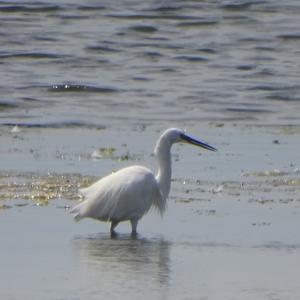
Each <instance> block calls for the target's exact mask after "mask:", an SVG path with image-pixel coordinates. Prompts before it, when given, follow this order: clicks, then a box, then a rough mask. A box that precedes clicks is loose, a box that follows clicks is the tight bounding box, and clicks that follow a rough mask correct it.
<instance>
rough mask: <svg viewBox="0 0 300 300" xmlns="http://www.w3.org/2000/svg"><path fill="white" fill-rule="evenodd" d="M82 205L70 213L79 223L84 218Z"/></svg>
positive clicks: (75, 207) (78, 205)
mask: <svg viewBox="0 0 300 300" xmlns="http://www.w3.org/2000/svg"><path fill="white" fill-rule="evenodd" d="M82 204H83V203H79V204H77V205H76V206H74V207H73V208H72V209H71V210H70V213H71V214H72V215H73V218H74V220H75V221H76V222H79V221H80V220H81V219H82V218H84V215H83V213H82Z"/></svg>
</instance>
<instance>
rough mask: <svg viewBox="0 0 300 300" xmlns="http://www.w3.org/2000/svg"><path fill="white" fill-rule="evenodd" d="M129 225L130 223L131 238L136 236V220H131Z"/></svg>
mask: <svg viewBox="0 0 300 300" xmlns="http://www.w3.org/2000/svg"><path fill="white" fill-rule="evenodd" d="M130 223H131V228H132V230H131V236H133V237H136V236H137V231H136V228H137V223H138V220H136V219H131V220H130Z"/></svg>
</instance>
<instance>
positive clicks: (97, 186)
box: [71, 128, 216, 235]
mask: <svg viewBox="0 0 300 300" xmlns="http://www.w3.org/2000/svg"><path fill="white" fill-rule="evenodd" d="M174 143H189V144H192V145H195V146H200V147H202V148H205V149H207V150H211V151H216V149H215V148H214V147H212V146H210V145H208V144H206V143H204V142H201V141H199V140H196V139H194V138H192V137H190V136H188V135H187V134H186V133H185V132H184V131H183V130H180V129H177V128H170V129H167V130H166V131H165V132H164V133H163V134H162V135H161V136H160V137H159V139H158V141H157V143H156V146H155V149H154V153H155V157H156V160H157V163H158V172H157V175H156V176H155V175H154V174H153V172H152V171H151V170H149V169H147V168H145V167H143V166H131V167H126V168H123V169H121V170H119V171H117V172H115V173H112V174H111V175H108V176H106V177H104V178H102V179H100V180H99V181H97V182H95V183H94V184H92V185H91V186H89V187H87V188H83V189H80V190H79V191H80V193H81V194H82V195H83V196H84V201H83V202H81V203H79V204H78V205H76V206H75V207H73V208H72V209H71V213H72V214H74V219H75V220H76V221H79V220H81V219H82V218H93V219H97V220H100V221H107V222H111V227H110V232H111V234H112V235H114V234H115V231H114V230H115V227H116V226H117V225H118V223H119V222H122V221H130V222H131V226H132V234H133V235H135V234H136V229H137V223H138V221H139V220H140V219H141V217H142V216H143V215H144V214H146V213H147V212H148V210H149V209H150V208H151V206H154V207H155V208H156V209H157V210H158V211H159V212H160V214H161V215H162V214H163V213H164V211H165V208H166V200H167V197H168V195H169V191H170V186H171V146H172V144H174Z"/></svg>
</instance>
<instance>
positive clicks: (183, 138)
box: [181, 134, 217, 151]
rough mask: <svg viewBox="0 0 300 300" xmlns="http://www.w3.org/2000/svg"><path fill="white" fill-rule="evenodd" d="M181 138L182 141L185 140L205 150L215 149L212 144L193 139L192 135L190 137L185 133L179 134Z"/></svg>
mask: <svg viewBox="0 0 300 300" xmlns="http://www.w3.org/2000/svg"><path fill="white" fill-rule="evenodd" d="M181 138H182V140H183V141H185V142H187V143H189V144H192V145H195V146H199V147H202V148H204V149H206V150H210V151H217V149H216V148H214V147H213V146H210V145H208V144H206V143H204V142H201V141H198V140H196V139H194V138H192V137H190V136H188V135H186V134H181Z"/></svg>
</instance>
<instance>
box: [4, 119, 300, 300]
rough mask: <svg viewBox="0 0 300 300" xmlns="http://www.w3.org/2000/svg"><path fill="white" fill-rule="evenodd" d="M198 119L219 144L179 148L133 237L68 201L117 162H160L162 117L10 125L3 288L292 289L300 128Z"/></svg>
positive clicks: (297, 256)
mask: <svg viewBox="0 0 300 300" xmlns="http://www.w3.org/2000/svg"><path fill="white" fill-rule="evenodd" d="M164 125H165V126H166V127H167V126H168V125H169V124H168V125H166V124H164ZM201 125H202V126H201V130H199V129H198V128H195V127H193V126H191V125H190V126H188V131H189V132H190V133H192V134H194V135H195V136H199V137H202V138H203V139H204V140H206V141H207V142H209V143H210V144H212V145H214V146H216V147H217V148H218V150H219V151H218V152H217V153H209V152H205V151H201V153H200V152H199V150H198V149H195V148H193V147H188V146H186V145H182V146H181V145H176V146H175V147H174V148H173V152H172V153H173V181H172V188H171V193H170V199H169V201H168V210H167V212H166V214H165V216H164V218H163V219H161V218H160V217H159V216H158V215H157V214H156V213H155V212H154V211H151V212H150V213H149V214H148V215H147V216H145V217H144V218H143V219H142V221H141V222H140V223H139V228H138V231H139V235H138V237H137V238H136V239H132V238H131V237H130V235H129V231H130V226H129V224H127V223H123V224H121V225H120V226H119V227H118V228H117V229H118V232H119V235H118V237H117V238H116V239H111V238H110V236H109V234H108V230H109V226H108V224H105V223H100V222H96V221H93V220H84V221H82V222H80V223H78V224H76V223H75V222H74V221H73V220H72V218H71V216H70V215H69V211H68V209H69V207H71V206H72V205H74V204H75V203H76V201H78V197H77V194H76V190H77V188H78V187H79V186H84V185H87V184H89V183H90V182H92V181H93V180H95V179H96V178H98V177H101V176H104V175H106V174H107V173H109V172H111V171H112V170H116V169H118V168H121V167H124V166H127V165H131V164H137V163H138V164H145V165H147V166H150V167H152V168H154V165H155V164H154V160H153V156H152V155H151V153H152V151H153V147H154V143H155V140H156V138H157V136H158V135H159V128H158V127H156V126H154V125H152V126H146V127H136V128H130V129H129V128H123V129H122V130H121V129H116V128H107V129H103V130H96V129H88V128H87V129H82V128H80V129H76V128H69V129H66V128H64V129H57V128H46V129H38V128H20V129H21V131H20V132H18V133H12V132H11V128H9V127H2V128H1V140H2V141H3V143H1V145H0V153H1V170H2V171H1V174H0V175H1V176H0V186H1V188H0V199H1V200H0V204H1V210H0V223H1V224H0V231H1V233H0V236H1V255H0V265H1V271H0V277H1V278H0V279H1V280H0V297H1V299H2V298H3V299H24V298H26V299H27V298H28V299H29V298H30V299H41V298H43V299H83V298H88V299H99V298H103V297H109V298H114V299H121V298H122V299H141V298H144V299H221V298H222V299H254V298H255V299H295V298H296V297H297V296H298V295H299V294H300V284H299V275H300V263H299V262H300V241H299V220H300V218H299V214H300V197H299V195H300V194H299V190H300V171H299V166H300V162H299V155H298V154H297V151H295V149H298V148H299V142H298V141H299V133H300V130H299V128H298V127H297V126H270V127H261V126H254V125H251V126H247V125H241V124H240V125H238V126H237V125H234V124H232V125H230V124H224V125H222V126H221V125H220V124H205V123H204V124H201ZM78 141H80V143H78Z"/></svg>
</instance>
